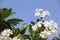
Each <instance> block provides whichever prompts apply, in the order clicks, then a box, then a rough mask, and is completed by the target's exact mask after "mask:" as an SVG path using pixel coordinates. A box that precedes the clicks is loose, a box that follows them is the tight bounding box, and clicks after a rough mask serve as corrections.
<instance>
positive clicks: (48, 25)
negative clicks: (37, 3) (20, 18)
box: [32, 9, 58, 38]
mask: <svg viewBox="0 0 60 40" xmlns="http://www.w3.org/2000/svg"><path fill="white" fill-rule="evenodd" d="M35 16H38V17H40V18H41V17H42V18H44V17H49V16H50V12H49V11H43V9H36V12H35ZM42 25H43V26H44V29H43V31H40V33H39V36H40V37H41V38H47V37H48V36H49V35H51V34H57V29H58V24H57V23H56V22H54V21H53V20H50V21H39V22H37V23H36V24H35V25H33V26H32V30H33V31H39V30H38V28H41V27H42Z"/></svg>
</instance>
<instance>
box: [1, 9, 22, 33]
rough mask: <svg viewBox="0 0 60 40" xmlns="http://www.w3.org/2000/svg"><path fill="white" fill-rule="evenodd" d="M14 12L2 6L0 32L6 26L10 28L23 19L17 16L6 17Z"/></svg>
mask: <svg viewBox="0 0 60 40" xmlns="http://www.w3.org/2000/svg"><path fill="white" fill-rule="evenodd" d="M13 14H15V12H13V11H12V9H11V8H10V9H7V8H2V9H0V32H1V31H3V30H4V29H6V28H9V29H12V27H13V26H15V25H17V24H18V23H19V22H22V21H23V20H21V19H18V18H13V19H8V20H6V19H7V18H8V17H9V16H11V15H13Z"/></svg>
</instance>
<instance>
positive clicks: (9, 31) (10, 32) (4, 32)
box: [1, 29, 13, 36]
mask: <svg viewBox="0 0 60 40" xmlns="http://www.w3.org/2000/svg"><path fill="white" fill-rule="evenodd" d="M1 34H2V35H3V36H5V35H7V36H9V35H10V34H13V33H12V30H10V29H6V30H4V31H3V32H2V33H1Z"/></svg>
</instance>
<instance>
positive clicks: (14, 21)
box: [7, 18, 23, 25]
mask: <svg viewBox="0 0 60 40" xmlns="http://www.w3.org/2000/svg"><path fill="white" fill-rule="evenodd" d="M7 21H8V22H9V23H10V24H11V25H17V24H19V22H23V20H21V19H17V18H13V19H9V20H7Z"/></svg>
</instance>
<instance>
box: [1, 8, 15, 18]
mask: <svg viewBox="0 0 60 40" xmlns="http://www.w3.org/2000/svg"><path fill="white" fill-rule="evenodd" d="M13 14H15V12H12V9H11V8H10V9H7V8H3V9H0V15H1V17H2V19H5V18H7V17H9V16H11V15H13Z"/></svg>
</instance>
